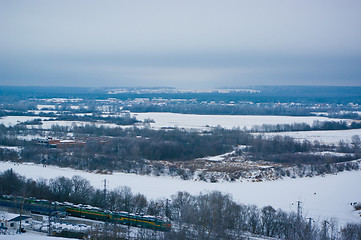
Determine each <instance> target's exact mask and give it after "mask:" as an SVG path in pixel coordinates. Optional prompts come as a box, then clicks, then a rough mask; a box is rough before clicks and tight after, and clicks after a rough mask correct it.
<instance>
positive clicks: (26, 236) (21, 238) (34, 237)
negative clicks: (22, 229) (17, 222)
mask: <svg viewBox="0 0 361 240" xmlns="http://www.w3.org/2000/svg"><path fill="white" fill-rule="evenodd" d="M3 239H4V240H5V239H6V240H71V239H75V238H61V237H48V236H46V235H43V234H40V233H36V232H26V233H22V234H14V235H0V240H3Z"/></svg>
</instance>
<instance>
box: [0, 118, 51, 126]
mask: <svg viewBox="0 0 361 240" xmlns="http://www.w3.org/2000/svg"><path fill="white" fill-rule="evenodd" d="M39 118H41V119H49V118H46V117H30V116H6V117H3V118H0V124H4V125H5V126H6V127H10V126H14V125H16V124H18V123H22V122H26V121H31V120H34V119H39Z"/></svg>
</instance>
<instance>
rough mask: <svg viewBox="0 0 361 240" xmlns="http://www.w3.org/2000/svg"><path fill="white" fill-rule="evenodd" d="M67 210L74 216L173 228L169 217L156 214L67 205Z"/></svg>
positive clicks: (158, 228) (126, 223)
mask: <svg viewBox="0 0 361 240" xmlns="http://www.w3.org/2000/svg"><path fill="white" fill-rule="evenodd" d="M65 210H66V212H67V213H68V214H69V215H71V216H74V217H82V218H87V219H93V220H99V221H106V222H115V223H119V224H123V225H129V226H134V227H142V228H149V229H154V230H160V231H170V230H171V222H170V221H169V220H168V219H164V218H159V217H154V216H145V215H136V214H132V213H128V212H107V211H99V210H94V209H83V208H78V207H67V206H66V207H65Z"/></svg>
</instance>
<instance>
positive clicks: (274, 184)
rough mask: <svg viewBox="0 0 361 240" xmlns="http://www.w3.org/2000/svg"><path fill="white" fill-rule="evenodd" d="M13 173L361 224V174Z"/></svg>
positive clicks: (22, 169) (25, 167)
mask: <svg viewBox="0 0 361 240" xmlns="http://www.w3.org/2000/svg"><path fill="white" fill-rule="evenodd" d="M10 168H12V169H13V170H14V171H15V172H17V173H19V174H21V175H24V176H26V177H29V178H33V179H38V178H45V179H50V178H55V177H57V176H65V177H68V178H71V177H72V176H74V175H79V176H82V177H84V178H86V179H88V180H89V181H90V183H91V184H92V185H93V186H94V187H96V188H102V186H103V183H102V181H103V180H104V179H107V183H108V186H109V188H111V189H114V188H116V187H119V186H123V185H126V186H129V187H130V188H131V189H132V190H133V192H134V193H137V192H140V193H142V194H144V195H146V196H147V197H149V198H152V199H157V198H169V197H170V196H171V195H173V194H175V193H176V192H177V191H187V192H189V193H191V194H198V193H200V192H207V191H214V190H217V191H221V192H223V193H228V194H231V195H232V196H233V198H234V200H236V201H238V202H241V203H245V204H256V205H258V206H260V207H262V206H266V205H271V206H273V207H274V208H280V209H283V210H285V211H296V210H297V201H301V202H302V207H303V214H304V215H306V216H310V217H312V218H314V219H316V220H317V219H319V220H322V219H324V218H335V219H337V220H338V222H339V223H340V224H345V223H347V222H359V223H360V222H361V218H360V217H359V216H358V215H357V213H356V212H354V211H353V208H352V206H350V203H351V202H359V201H360V199H361V191H359V186H358V185H359V183H360V182H361V171H351V172H341V173H339V174H337V175H326V177H320V176H318V177H313V178H297V179H291V178H286V179H283V180H276V181H266V182H220V183H206V182H201V181H184V180H181V179H179V178H172V177H153V176H140V175H135V174H126V173H114V174H113V175H101V174H95V173H89V172H85V171H79V170H73V169H69V168H59V167H53V166H47V167H46V168H44V167H42V166H40V165H34V164H14V163H10V162H0V171H5V170H7V169H10Z"/></svg>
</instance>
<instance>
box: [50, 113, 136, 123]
mask: <svg viewBox="0 0 361 240" xmlns="http://www.w3.org/2000/svg"><path fill="white" fill-rule="evenodd" d="M56 120H59V121H80V122H100V123H115V124H117V125H132V124H134V123H136V122H139V121H138V120H137V119H136V118H135V117H130V116H129V117H125V116H124V117H119V116H118V117H110V116H109V117H102V116H97V115H93V116H88V115H84V116H78V115H74V114H63V115H61V116H59V117H56Z"/></svg>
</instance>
